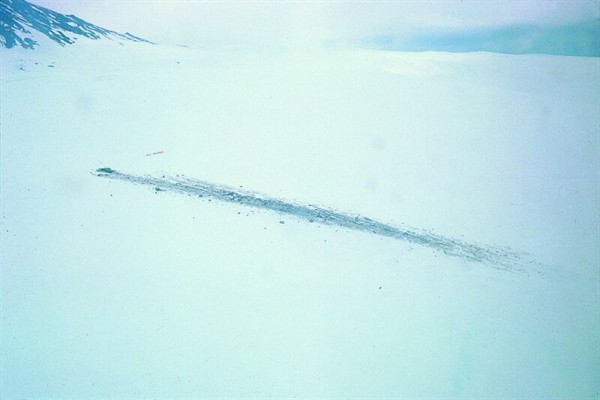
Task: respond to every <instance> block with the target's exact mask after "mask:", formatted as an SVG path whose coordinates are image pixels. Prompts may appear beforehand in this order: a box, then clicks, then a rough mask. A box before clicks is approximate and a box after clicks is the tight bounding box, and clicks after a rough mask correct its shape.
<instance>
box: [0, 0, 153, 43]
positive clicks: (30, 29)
mask: <svg viewBox="0 0 600 400" xmlns="http://www.w3.org/2000/svg"><path fill="white" fill-rule="evenodd" d="M44 36H45V37H47V38H49V39H51V40H52V41H54V42H56V43H58V44H60V45H62V46H64V45H66V44H72V43H74V42H75V41H76V40H78V39H80V38H88V39H94V40H96V39H100V38H109V39H112V40H117V41H124V40H126V41H134V42H147V43H149V42H148V41H147V40H145V39H142V38H139V37H137V36H134V35H132V34H130V33H125V34H121V33H117V32H114V31H111V30H108V29H104V28H101V27H99V26H96V25H94V24H91V23H89V22H87V21H84V20H82V19H81V18H77V17H76V16H74V15H64V14H61V13H58V12H55V11H52V10H49V9H47V8H44V7H40V6H37V5H35V4H31V3H29V2H27V1H25V0H2V2H1V3H0V44H1V45H2V46H4V47H7V48H11V47H14V46H20V47H23V48H26V49H33V48H35V47H36V46H37V45H38V44H39V43H38V42H39V41H40V37H44Z"/></svg>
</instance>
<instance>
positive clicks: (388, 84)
mask: <svg viewBox="0 0 600 400" xmlns="http://www.w3.org/2000/svg"><path fill="white" fill-rule="evenodd" d="M39 50H40V51H38V50H36V51H35V52H27V51H25V50H22V51H21V50H17V51H10V52H9V51H6V50H2V54H0V55H1V57H2V64H1V66H2V77H1V96H2V97H1V99H0V100H1V105H2V107H1V114H0V117H1V122H2V124H1V143H0V145H1V146H0V151H1V162H2V177H1V185H2V186H1V187H2V191H1V197H0V200H1V207H2V210H1V218H2V223H1V226H2V236H1V249H0V251H1V254H2V259H1V260H2V261H1V263H2V317H1V318H2V350H1V351H2V353H1V357H2V358H1V367H2V369H1V378H2V382H1V383H2V386H1V395H2V398H31V397H55V398H58V397H60V398H64V397H94V396H102V397H132V396H145V397H159V396H169V397H180V396H189V397H200V396H211V397H217V396H235V397H242V396H247V397H265V396H277V397H292V396H301V397H385V396H388V397H405V398H406V397H417V396H418V397H445V398H449V397H450V398H466V397H471V398H472V397H488V398H490V397H492V398H499V397H503V398H506V397H520V398H526V397H537V398H551V397H552V398H558V397H561V398H590V397H594V396H597V392H598V390H599V386H598V382H599V379H598V378H599V361H598V359H599V352H600V346H599V339H598V334H599V332H598V320H599V311H598V307H597V306H598V265H599V259H598V257H599V256H598V251H599V244H598V243H599V242H600V235H599V232H598V224H599V221H598V219H599V213H598V204H600V199H599V197H600V195H599V190H598V179H599V176H598V174H599V173H598V161H599V157H598V154H599V146H598V126H599V115H598V109H599V98H598V93H599V89H600V84H599V76H598V68H599V60H598V59H597V58H577V57H560V56H536V55H520V56H509V55H498V54H485V53H472V54H444V53H413V54H408V53H406V54H402V53H393V52H376V51H344V52H342V51H339V52H336V51H328V52H314V53H313V52H305V53H287V54H285V53H283V54H282V53H271V52H269V51H268V50H265V51H264V52H263V53H261V54H258V53H256V52H254V53H244V52H233V51H232V52H228V51H200V50H194V49H187V48H165V47H160V46H150V45H141V44H140V45H136V46H126V47H122V48H121V47H119V46H114V43H113V44H111V43H101V42H98V43H92V44H84V43H77V44H76V45H73V46H71V47H68V48H53V47H46V48H42V46H40V49H39ZM50 66H52V67H50ZM154 153H157V154H154ZM147 154H154V155H152V156H147ZM100 166H109V167H111V168H114V169H116V170H119V171H127V172H129V173H131V174H135V175H146V174H148V175H152V176H158V177H161V176H162V175H165V176H174V177H176V176H177V175H185V176H188V177H195V178H198V179H201V180H206V181H211V182H220V183H222V184H225V185H228V186H231V187H240V186H242V187H243V188H241V189H244V190H245V189H248V190H249V189H252V190H256V191H258V192H261V193H266V194H269V195H270V196H273V197H275V198H284V199H289V200H290V201H299V202H304V203H309V204H318V205H320V206H323V207H328V208H334V209H339V210H346V211H348V212H351V213H356V214H360V215H364V216H368V217H370V218H373V219H376V220H378V221H382V222H385V223H389V224H392V225H400V224H406V225H407V226H413V227H418V228H419V229H422V230H424V231H427V232H430V233H431V234H432V235H442V236H448V237H452V238H456V239H459V240H461V241H464V242H468V243H483V244H489V245H495V246H501V247H509V248H511V249H514V250H515V251H518V252H523V253H527V254H528V256H529V257H531V258H532V259H534V260H536V262H537V263H538V265H539V266H540V268H537V269H532V270H531V271H518V272H516V271H502V270H498V269H494V268H490V267H489V266H486V265H485V264H482V263H478V262H472V261H465V260H463V259H460V258H457V257H448V256H446V255H445V254H443V253H440V252H435V251H433V250H432V249H430V248H428V247H420V246H416V245H414V244H412V243H409V242H403V241H397V240H393V239H389V238H383V237H377V236H374V235H368V234H365V233H363V232H355V231H351V230H348V229H344V228H341V227H336V226H327V225H320V224H316V223H309V222H305V221H302V220H298V219H293V218H289V217H286V216H282V215H277V214H275V213H271V212H268V211H264V210H257V209H252V208H248V207H244V206H240V205H236V204H229V203H222V202H218V201H215V200H213V201H209V199H204V200H201V199H198V198H195V197H185V196H176V195H172V194H169V193H163V192H160V193H154V192H153V191H151V190H148V189H147V188H144V187H141V186H136V185H130V184H127V183H126V182H119V181H112V180H104V179H99V178H98V177H96V176H94V175H92V174H90V173H89V172H90V171H94V170H95V169H96V168H98V167H100ZM280 221H283V222H284V224H281V223H280Z"/></svg>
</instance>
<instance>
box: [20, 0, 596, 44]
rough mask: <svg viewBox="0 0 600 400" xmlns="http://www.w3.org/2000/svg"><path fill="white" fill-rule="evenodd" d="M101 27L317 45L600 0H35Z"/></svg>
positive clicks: (527, 17) (516, 18)
mask: <svg viewBox="0 0 600 400" xmlns="http://www.w3.org/2000/svg"><path fill="white" fill-rule="evenodd" d="M31 2H32V3H34V4H39V5H41V6H44V7H48V8H50V9H53V10H56V11H59V12H62V13H66V14H75V15H77V16H79V17H81V18H83V19H86V20H88V21H90V22H93V23H95V24H98V25H100V26H103V27H106V28H109V29H113V30H116V31H119V32H125V31H127V32H131V33H133V34H136V35H138V36H142V37H144V38H147V39H149V40H153V41H157V42H161V43H167V44H178V43H182V44H190V45H206V44H211V43H212V44H215V45H220V44H228V43H241V44H244V43H253V42H264V43H272V44H274V45H282V44H283V45H291V46H311V45H318V44H323V43H327V42H332V41H333V42H340V41H342V42H344V41H346V42H352V41H361V40H365V39H371V38H378V37H382V36H386V37H395V38H399V39H402V38H403V37H406V36H409V35H413V34H415V32H416V33H424V32H432V31H440V30H443V31H444V32H448V31H460V30H463V31H464V30H469V29H471V30H473V29H482V28H489V27H502V26H514V25H544V26H552V25H565V24H573V23H577V22H580V21H588V22H589V21H592V22H593V21H596V22H597V21H599V18H600V0H579V1H578V0H568V1H551V0H550V1H545V0H536V1H526V0H524V1H507V0H502V1H492V0H485V1H468V0H464V1H460V0H456V1H379V2H377V1H376V2H374V1H369V2H360V1H336V2H324V1H321V2H318V1H296V2H266V1H246V2H237V1H229V2H225V1H198V0H175V1H173V0H170V1H167V0H119V1H115V0H95V1H87V0H86V1H74V0H71V1H69V0H31Z"/></svg>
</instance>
